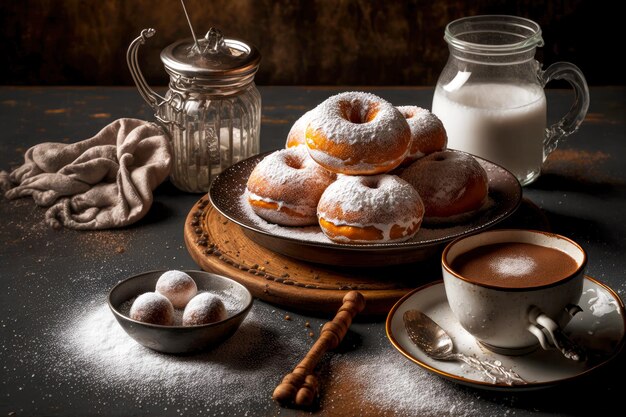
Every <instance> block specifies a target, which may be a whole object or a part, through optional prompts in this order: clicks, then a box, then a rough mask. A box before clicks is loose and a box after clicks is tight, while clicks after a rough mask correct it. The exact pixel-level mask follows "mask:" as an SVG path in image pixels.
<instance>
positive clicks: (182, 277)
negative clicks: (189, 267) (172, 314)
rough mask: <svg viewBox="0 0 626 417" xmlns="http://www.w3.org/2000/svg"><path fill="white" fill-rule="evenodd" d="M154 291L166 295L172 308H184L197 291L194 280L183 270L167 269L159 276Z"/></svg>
mask: <svg viewBox="0 0 626 417" xmlns="http://www.w3.org/2000/svg"><path fill="white" fill-rule="evenodd" d="M156 292H158V293H159V294H162V295H164V296H166V297H167V298H168V299H169V300H170V301H171V302H172V305H173V306H174V308H185V306H186V305H187V303H188V302H189V300H191V299H192V298H193V297H194V296H195V295H196V294H197V293H198V287H197V285H196V282H195V281H194V280H193V278H191V277H190V276H189V275H188V274H186V273H184V272H183V271H177V270H172V271H167V272H165V273H163V275H161V276H160V277H159V280H158V281H157V283H156Z"/></svg>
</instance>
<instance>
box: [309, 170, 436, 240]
mask: <svg viewBox="0 0 626 417" xmlns="http://www.w3.org/2000/svg"><path fill="white" fill-rule="evenodd" d="M423 215H424V205H423V204H422V200H421V199H420V196H419V194H418V193H417V191H415V189H414V188H413V187H412V186H411V185H410V184H408V183H407V182H406V181H404V180H402V179H400V178H399V177H397V176H395V175H386V174H382V175H374V176H350V175H340V176H339V178H338V179H337V181H335V182H334V183H333V184H331V185H330V186H329V187H328V188H327V189H326V191H324V194H322V198H321V199H320V203H319V205H318V218H319V224H320V227H321V228H322V231H323V232H324V234H325V235H326V236H328V238H329V239H331V240H333V241H335V242H340V243H381V242H402V241H405V240H407V239H410V238H411V237H413V236H414V235H415V234H416V233H417V231H418V230H419V228H420V225H421V223H422V217H423Z"/></svg>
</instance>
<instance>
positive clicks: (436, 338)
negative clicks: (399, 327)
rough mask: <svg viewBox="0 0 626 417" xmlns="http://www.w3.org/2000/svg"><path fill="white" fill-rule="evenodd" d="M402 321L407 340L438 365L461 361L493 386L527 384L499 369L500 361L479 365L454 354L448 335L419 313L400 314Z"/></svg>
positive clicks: (480, 362) (413, 311)
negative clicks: (444, 362) (407, 336)
mask: <svg viewBox="0 0 626 417" xmlns="http://www.w3.org/2000/svg"><path fill="white" fill-rule="evenodd" d="M403 319H404V326H405V328H406V331H407V333H408V335H409V338H410V339H411V340H412V341H413V343H415V344H416V345H417V347H418V348H420V349H421V350H423V351H424V353H425V354H427V355H428V356H430V357H431V358H433V359H436V360H439V361H462V362H464V363H466V364H467V365H469V366H471V367H472V368H474V369H476V370H478V371H480V372H481V373H482V374H483V376H484V377H486V378H488V380H489V381H490V382H491V383H494V384H506V385H521V384H526V383H527V382H526V381H525V380H524V379H522V378H521V377H520V376H519V375H518V374H517V373H516V372H515V371H513V370H512V369H506V368H505V367H503V366H502V363H501V362H500V361H494V362H489V361H483V360H480V359H477V358H473V357H471V356H467V355H464V354H462V353H457V352H454V343H453V342H452V338H451V337H450V335H449V334H448V333H446V331H445V330H444V329H442V328H441V327H440V326H439V325H438V324H437V323H435V322H434V321H433V320H432V319H431V318H430V317H428V316H427V315H426V314H424V313H422V312H421V311H418V310H408V311H406V312H405V313H404V316H403Z"/></svg>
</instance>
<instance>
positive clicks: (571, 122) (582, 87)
mask: <svg viewBox="0 0 626 417" xmlns="http://www.w3.org/2000/svg"><path fill="white" fill-rule="evenodd" d="M539 80H540V82H541V86H542V87H545V86H546V84H547V83H549V82H550V81H552V80H565V81H567V82H569V83H570V84H571V85H572V87H574V93H575V96H574V103H573V104H572V107H571V108H570V109H569V111H568V112H567V114H566V115H565V116H564V117H563V118H562V119H561V120H559V121H558V122H557V123H555V124H553V125H552V126H550V127H548V128H547V129H546V136H545V137H544V139H543V159H544V160H545V159H546V158H547V157H548V155H550V153H552V151H554V150H555V149H556V147H557V146H558V144H559V142H560V141H561V140H562V139H564V138H565V137H566V136H569V135H571V134H572V133H574V132H576V130H578V127H579V126H580V124H581V123H582V122H583V120H584V119H585V115H586V114H587V110H588V109H589V87H588V86H587V81H586V80H585V76H584V75H583V73H582V71H581V70H580V68H578V67H577V66H576V65H574V64H572V63H569V62H555V63H554V64H552V65H550V66H549V67H548V68H547V69H546V70H545V71H539Z"/></svg>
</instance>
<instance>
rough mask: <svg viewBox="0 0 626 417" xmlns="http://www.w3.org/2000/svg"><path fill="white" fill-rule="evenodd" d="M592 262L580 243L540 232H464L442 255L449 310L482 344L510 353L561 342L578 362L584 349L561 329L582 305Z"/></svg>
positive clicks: (556, 345) (500, 351)
mask: <svg viewBox="0 0 626 417" xmlns="http://www.w3.org/2000/svg"><path fill="white" fill-rule="evenodd" d="M586 265H587V255H586V253H585V251H584V249H583V248H582V247H581V246H580V245H578V244H577V243H576V242H574V241H572V240H571V239H568V238H566V237H564V236H560V235H557V234H554V233H547V232H542V231H535V230H518V229H507V230H493V231H488V232H483V233H479V234H475V235H472V236H468V237H463V238H459V239H457V240H454V241H452V242H451V243H450V244H448V246H447V247H446V248H445V249H444V251H443V255H442V270H443V280H444V286H445V291H446V296H447V298H448V303H449V305H450V308H451V310H452V312H453V314H454V316H455V317H456V318H457V320H458V321H459V323H460V324H461V326H463V328H464V329H465V330H467V331H468V332H469V333H470V334H471V335H472V336H474V337H475V338H476V339H477V340H478V342H479V343H480V344H482V345H483V346H485V347H486V348H488V349H489V350H492V351H494V352H497V353H503V354H509V355H521V354H525V353H529V352H532V351H533V350H535V349H536V348H537V347H538V346H541V347H542V348H544V349H554V348H557V349H559V350H561V352H562V353H563V354H564V355H565V356H566V357H569V358H571V359H575V360H581V359H582V358H583V356H584V354H583V352H582V350H581V349H580V348H579V347H577V346H576V345H574V344H573V343H572V342H571V341H570V340H569V339H568V338H567V337H566V336H565V335H564V334H563V332H562V330H561V329H563V328H564V327H565V325H566V324H567V323H568V322H569V320H570V319H571V317H573V315H574V314H576V313H577V312H579V311H581V309H580V307H578V305H577V303H578V301H579V299H580V296H581V294H582V288H583V280H584V273H585V268H586Z"/></svg>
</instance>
